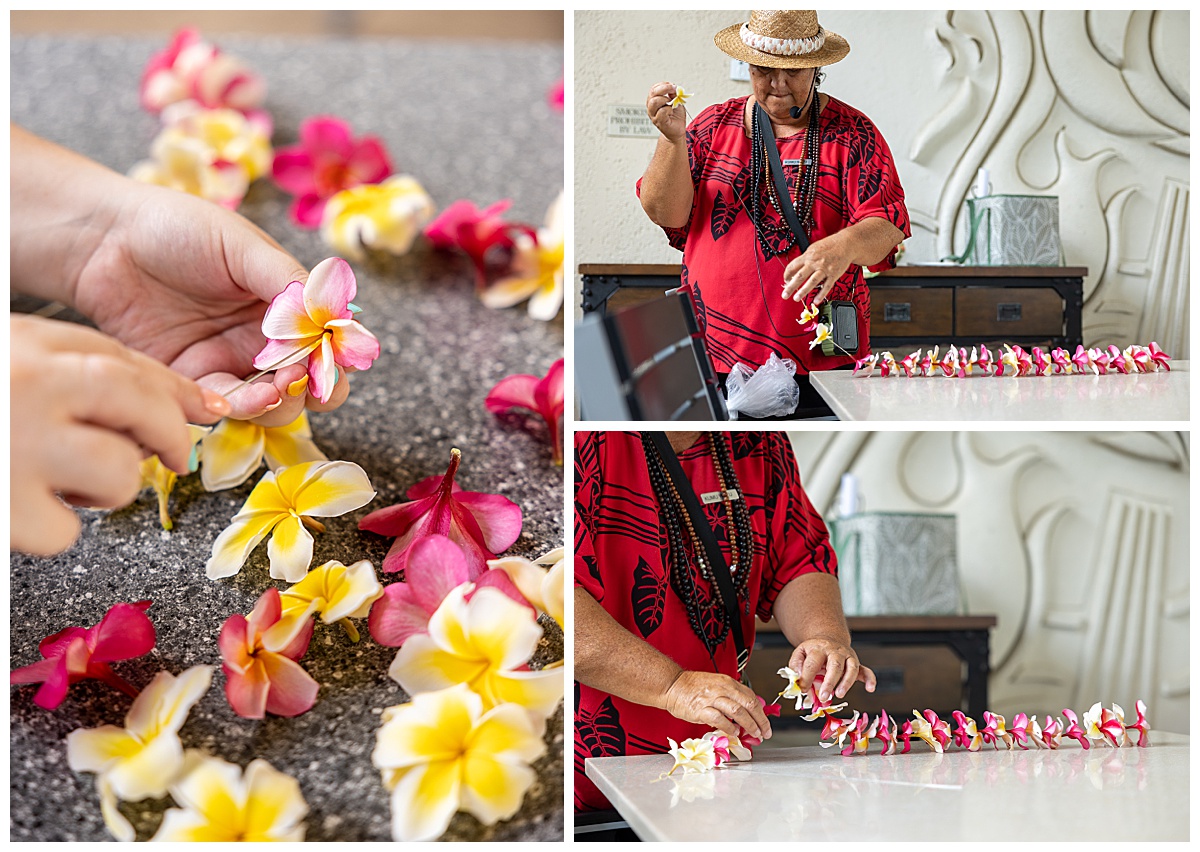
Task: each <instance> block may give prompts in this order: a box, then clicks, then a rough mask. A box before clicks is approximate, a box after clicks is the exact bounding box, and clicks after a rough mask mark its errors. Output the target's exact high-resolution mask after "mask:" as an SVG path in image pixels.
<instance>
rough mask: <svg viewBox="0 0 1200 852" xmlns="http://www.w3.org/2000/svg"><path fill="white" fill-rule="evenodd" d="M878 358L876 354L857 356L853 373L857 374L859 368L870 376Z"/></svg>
mask: <svg viewBox="0 0 1200 852" xmlns="http://www.w3.org/2000/svg"><path fill="white" fill-rule="evenodd" d="M878 360H879V356H878V355H868V356H867V357H866V358H859V359H858V360H856V361H855V362H854V373H853V375H855V376H857V375H858V371H859V370H866V372H867V375H868V376H870V375H871V374H872V373H873V372H875V362H876V361H878Z"/></svg>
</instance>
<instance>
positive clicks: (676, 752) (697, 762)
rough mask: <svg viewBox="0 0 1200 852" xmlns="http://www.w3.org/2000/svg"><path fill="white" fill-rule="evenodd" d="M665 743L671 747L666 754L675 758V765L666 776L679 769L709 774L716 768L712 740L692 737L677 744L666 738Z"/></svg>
mask: <svg viewBox="0 0 1200 852" xmlns="http://www.w3.org/2000/svg"><path fill="white" fill-rule="evenodd" d="M667 742H668V743H670V745H671V748H670V749H668V754H670V755H671V757H673V758H675V765H674V766H672V767H671V772H668V773H667V774H668V775H670V774H671V773H672V772H674V771H675V770H676V769H679V768H681V767H682V769H683V771H684V772H710V771H712V770H713V769H715V768H716V765H717V755H716V752H715V751H714V750H713V741H712V740H710V739H705V738H703V737H693V738H692V739H690V740H684V741H683V742H681V743H677V742H675V740H673V739H671V738H670V737H668V738H667Z"/></svg>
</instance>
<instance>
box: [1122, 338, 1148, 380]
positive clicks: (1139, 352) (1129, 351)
mask: <svg viewBox="0 0 1200 852" xmlns="http://www.w3.org/2000/svg"><path fill="white" fill-rule="evenodd" d="M1123 354H1124V356H1125V363H1126V364H1132V365H1133V367H1132V369H1130V371H1129V372H1131V373H1132V372H1134V371H1136V372H1139V373H1151V372H1153V371H1154V362H1153V361H1151V360H1150V350H1149V349H1147V348H1146V347H1145V346H1138V345H1137V344H1136V343H1135V344H1132V345H1130V346H1126V347H1125V351H1124V353H1123Z"/></svg>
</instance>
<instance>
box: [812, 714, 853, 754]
mask: <svg viewBox="0 0 1200 852" xmlns="http://www.w3.org/2000/svg"><path fill="white" fill-rule="evenodd" d="M858 720H859V712H858V711H857V710H855V711H854V715H853V716H852V717H851V718H849V719H839V718H837V717H836V716H827V717H826V718H825V727H824V728H823V729H822V730H821V739H822V740H834V742H828V743H827V742H822V743H821V748H830V747H831V746H834V745H836V746H837V747H838V748H841V747H842V743H843V742H845V740H846V737H847V736H848V735H849V734H850V732H851V731H853V730H854V729H855V728H857V727H858ZM851 748H853V743H851Z"/></svg>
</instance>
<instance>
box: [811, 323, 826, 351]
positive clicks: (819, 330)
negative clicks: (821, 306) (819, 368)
mask: <svg viewBox="0 0 1200 852" xmlns="http://www.w3.org/2000/svg"><path fill="white" fill-rule="evenodd" d="M813 331H814V332H815V333H816V336H815V337H813V339H812V341H811V342H809V344H808V348H809V349H816V348H817V347H818V346H820V345H821V344H822V343H824V342H825V341H826V340H830V339H831V338H830V336H829V326H828V325H826V324H825V323H823V322H819V323H817V327H816V328H815V329H813Z"/></svg>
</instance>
